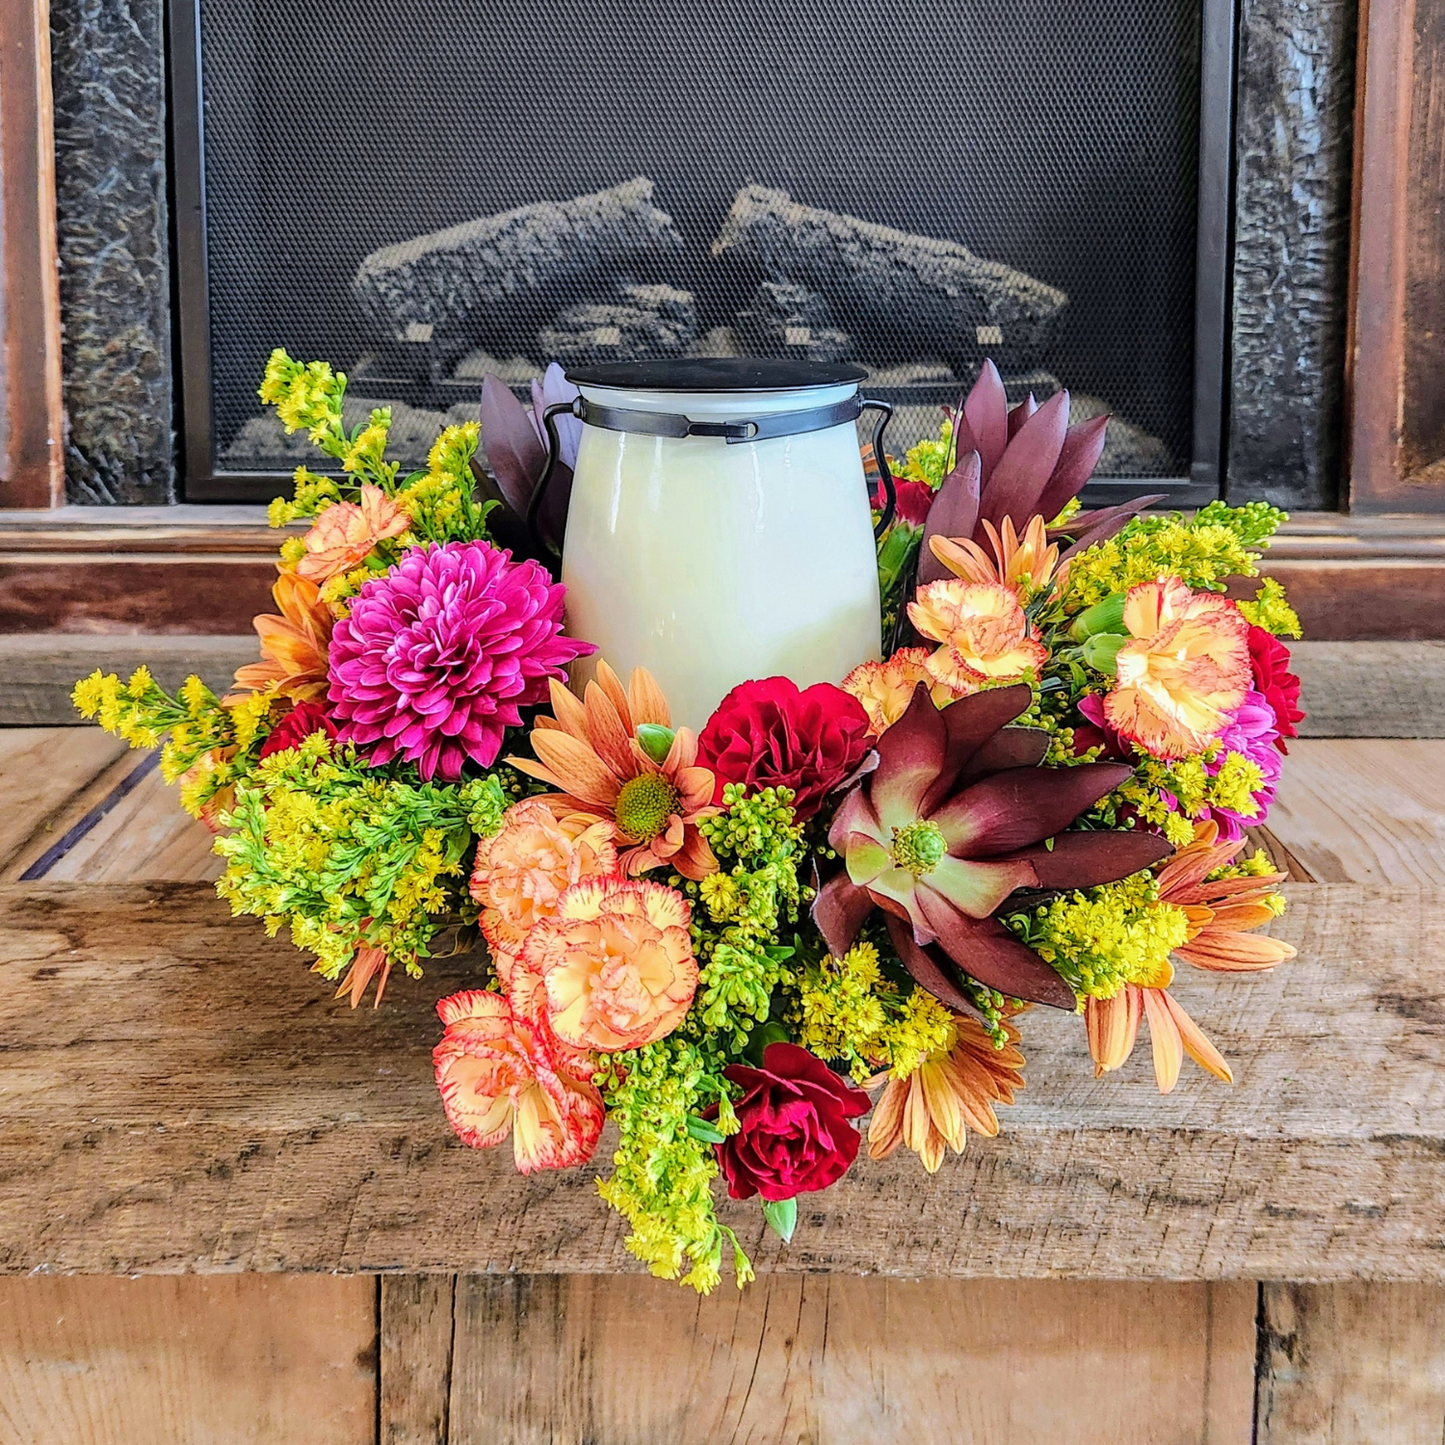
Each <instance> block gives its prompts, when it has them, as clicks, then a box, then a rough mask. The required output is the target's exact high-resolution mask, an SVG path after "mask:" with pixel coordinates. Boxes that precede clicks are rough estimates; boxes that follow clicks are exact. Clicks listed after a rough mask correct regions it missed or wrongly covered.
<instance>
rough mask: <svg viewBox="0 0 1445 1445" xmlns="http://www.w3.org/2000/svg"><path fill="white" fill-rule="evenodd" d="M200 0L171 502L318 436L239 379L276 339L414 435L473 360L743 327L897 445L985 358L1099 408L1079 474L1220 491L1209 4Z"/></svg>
mask: <svg viewBox="0 0 1445 1445" xmlns="http://www.w3.org/2000/svg"><path fill="white" fill-rule="evenodd" d="M192 3H194V5H195V9H194V13H192V11H191V8H190V5H188V4H185V3H181V4H178V5H175V6H173V7H172V25H173V27H174V28H175V34H174V35H173V41H174V46H173V51H174V55H175V57H176V59H175V64H176V71H175V76H174V80H175V85H174V94H175V98H176V108H177V121H176V160H177V200H178V215H179V217H180V223H179V228H178V246H177V252H178V264H179V293H180V309H181V318H182V319H181V328H182V330H181V351H182V366H183V372H184V375H183V382H184V403H185V412H184V417H185V422H184V427H185V438H184V441H185V446H184V451H185V462H186V474H187V495H188V496H189V497H190V498H192V499H195V500H208V499H214V500H239V499H245V498H252V497H263V496H270V495H273V494H274V493H275V492H276V491H277V489H278V480H277V478H278V477H281V476H284V475H285V474H287V473H289V472H290V470H291V469H292V468H293V467H294V466H295V465H296V462H297V461H298V460H299V459H301V458H303V457H306V456H307V455H308V449H307V447H306V446H305V443H304V438H303V437H300V436H297V437H292V438H287V437H285V436H284V435H283V433H282V432H281V430H280V428H279V426H278V425H277V424H276V423H275V421H274V420H273V419H272V418H270V417H269V416H266V415H263V414H262V410H261V407H260V405H259V403H258V401H257V399H256V387H257V384H258V382H259V378H260V373H261V369H262V366H263V364H264V362H265V358H266V356H267V354H268V352H269V351H270V349H271V347H272V346H274V345H283V346H285V347H286V348H287V349H288V350H289V351H290V352H291V353H292V355H293V356H300V357H304V358H314V357H324V358H326V359H329V360H331V361H332V362H334V363H335V364H336V365H337V366H339V367H341V368H343V369H345V370H346V371H347V373H348V374H349V376H350V378H351V388H350V397H349V400H350V404H351V405H353V406H354V407H355V409H356V412H357V416H358V418H359V417H360V416H361V415H364V413H365V411H366V409H367V408H369V407H371V406H375V405H381V404H387V403H389V404H390V405H391V406H392V408H393V415H394V424H393V433H392V435H393V455H395V456H398V457H400V458H403V459H405V460H407V461H413V460H419V459H420V458H422V457H423V456H424V455H425V450H426V447H427V445H428V443H429V441H430V440H431V438H432V437H433V436H434V435H435V433H436V430H437V429H438V428H439V427H440V426H441V425H443V424H444V422H445V421H446V420H448V419H450V420H457V419H464V418H469V417H474V416H475V415H476V410H477V401H478V396H479V392H480V385H481V378H482V376H483V375H484V374H485V373H487V372H494V373H497V374H499V375H500V376H502V377H503V378H504V379H505V380H507V381H508V382H509V383H511V384H512V385H514V386H516V387H518V388H524V387H525V386H526V383H527V381H528V379H529V378H530V377H531V376H532V375H533V374H534V373H536V372H537V371H539V370H540V369H541V368H542V367H543V366H544V365H545V364H546V363H547V362H548V361H551V360H557V361H561V362H562V363H563V364H564V365H565V364H567V363H569V362H572V363H580V362H583V361H587V362H595V361H601V360H614V359H616V360H624V359H635V358H643V357H662V358H666V357H673V356H726V355H735V354H739V353H749V354H763V355H775V356H790V357H807V358H816V359H823V360H844V359H846V360H851V361H857V362H860V363H861V364H863V365H865V366H866V367H867V368H868V369H869V372H870V380H869V382H868V384H867V387H866V390H867V391H868V392H869V393H870V394H873V395H881V396H883V397H885V398H886V399H889V400H891V401H893V402H894V403H895V405H896V406H897V407H898V408H899V414H898V420H897V422H896V423H895V426H896V432H895V434H893V435H892V436H891V438H890V445H891V448H892V449H894V450H897V449H899V448H901V447H902V446H903V445H906V444H907V443H908V442H909V441H910V440H912V439H916V438H917V437H919V436H921V435H923V434H924V433H925V432H931V431H933V430H934V429H935V428H936V426H937V423H938V420H939V406H940V404H942V403H943V402H945V401H951V400H953V399H954V398H955V397H956V396H957V394H958V393H959V391H960V389H961V388H963V387H964V386H966V385H967V384H969V383H970V382H971V381H972V379H973V377H974V376H975V375H976V374H977V370H978V367H979V365H980V364H981V362H982V360H983V358H984V357H986V356H991V357H993V358H994V360H995V361H996V362H997V364H998V366H999V368H1000V370H1001V371H1002V373H1003V375H1004V378H1005V381H1006V383H1007V385H1008V388H1009V391H1010V393H1011V395H1012V396H1013V397H1014V398H1015V399H1018V398H1021V397H1022V396H1023V394H1024V393H1025V392H1027V391H1030V390H1031V391H1033V392H1034V394H1035V395H1036V396H1037V397H1039V398H1042V397H1043V396H1044V395H1046V394H1049V393H1052V392H1053V391H1055V390H1057V389H1058V388H1060V387H1068V388H1069V390H1070V393H1071V396H1072V405H1073V410H1074V413H1075V419H1076V420H1077V419H1079V418H1080V417H1082V416H1087V415H1092V414H1096V413H1098V412H1100V411H1108V412H1110V413H1111V414H1112V415H1113V416H1114V418H1115V423H1114V425H1113V426H1112V427H1111V428H1110V438H1111V441H1110V445H1109V449H1108V451H1107V452H1106V453H1105V456H1104V459H1103V462H1102V465H1101V468H1100V474H1101V476H1106V477H1114V478H1139V477H1148V478H1162V479H1166V480H1172V481H1173V483H1174V488H1173V489H1174V491H1175V492H1176V494H1178V495H1179V497H1180V499H1181V500H1195V499H1197V497H1198V494H1200V493H1201V492H1203V491H1210V489H1212V488H1213V487H1215V486H1216V485H1217V478H1216V475H1215V469H1214V467H1213V462H1214V459H1215V457H1216V456H1217V448H1218V416H1219V389H1220V363H1221V359H1222V346H1223V334H1222V333H1223V328H1222V318H1223V298H1224V279H1223V278H1224V270H1223V264H1222V259H1221V257H1222V248H1221V247H1219V246H1218V245H1216V244H1214V242H1213V240H1211V236H1212V235H1213V233H1215V232H1217V231H1219V230H1221V228H1222V227H1223V226H1224V225H1225V221H1224V208H1223V207H1222V205H1221V204H1220V198H1219V197H1218V196H1217V195H1215V194H1214V193H1213V192H1212V191H1211V189H1210V186H1211V179H1210V178H1211V176H1212V175H1213V174H1214V171H1215V170H1217V169H1218V167H1214V168H1213V169H1212V168H1211V162H1210V159H1209V158H1210V156H1211V154H1213V155H1215V156H1220V155H1223V154H1225V153H1226V152H1227V145H1228V124H1229V122H1228V111H1229V107H1228V104H1227V103H1225V104H1223V105H1222V106H1221V105H1217V104H1211V101H1210V94H1211V87H1214V89H1215V90H1218V83H1217V78H1216V79H1215V80H1211V78H1210V65H1211V61H1210V49H1211V40H1210V36H1211V24H1214V27H1215V31H1216V32H1218V28H1219V27H1218V23H1217V22H1211V19H1210V16H1209V15H1208V14H1206V11H1208V10H1210V9H1211V8H1212V7H1214V6H1215V0H1207V3H1206V0H1087V3H1085V4H1081V5H1070V6H1064V5H1059V4H1058V3H1057V0H1010V3H1009V4H1008V5H1000V4H998V3H996V0H827V3H824V0H795V3H791V4H785V5H780V4H777V3H775V0H668V3H653V4H645V3H638V0H599V3H596V4H591V5H581V4H578V3H577V0H532V3H530V4H528V5H526V6H521V5H508V4H496V3H486V4H479V3H477V0H428V3H426V4H425V5H422V6H418V5H416V4H415V3H412V0H308V3H307V4H304V5H296V4H293V3H284V0H192ZM1219 8H1224V9H1226V10H1227V8H1228V7H1227V6H1226V5H1224V3H1223V0H1220V4H1219ZM1224 23H1225V32H1224V33H1225V34H1226V39H1227V31H1228V24H1229V21H1228V20H1226V21H1225V22H1224ZM1223 49H1224V52H1225V53H1227V50H1228V46H1227V44H1226V45H1225V46H1224V47H1223ZM1221 93H1222V94H1223V95H1224V96H1225V97H1226V98H1227V94H1228V90H1227V84H1226V86H1225V87H1224V89H1223V91H1222V92H1221ZM1215 112H1218V114H1216V113H1215ZM1201 116H1203V123H1204V126H1205V127H1209V128H1211V133H1210V134H1208V135H1206V134H1202V131H1201ZM1220 173H1221V174H1222V172H1220ZM1201 175H1203V176H1204V182H1203V184H1202V183H1201ZM1191 481H1192V485H1186V484H1188V483H1191ZM1134 489H1135V490H1137V484H1136V485H1135V488H1134ZM1186 492H1188V493H1189V494H1190V495H1189V496H1188V497H1186V496H1185V493H1186ZM1211 494H1212V492H1211Z"/></svg>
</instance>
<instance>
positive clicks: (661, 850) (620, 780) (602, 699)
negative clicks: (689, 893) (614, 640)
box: [507, 662, 719, 878]
mask: <svg viewBox="0 0 1445 1445" xmlns="http://www.w3.org/2000/svg"><path fill="white" fill-rule="evenodd" d="M551 687H552V711H553V713H554V714H555V716H554V717H539V718H538V719H537V725H536V727H535V728H533V729H532V734H531V743H532V751H533V752H534V753H535V754H536V755H537V761H536V762H533V761H532V760H531V759H530V758H508V759H507V761H508V762H509V763H511V764H512V766H513V767H515V768H517V769H519V770H520V771H521V772H524V773H528V774H530V775H531V776H532V777H534V778H540V779H541V780H542V781H543V782H544V783H550V784H551V785H552V786H553V787H554V788H561V789H562V795H561V796H557V795H555V794H554V795H549V796H548V798H547V802H548V803H549V805H550V806H551V807H552V809H553V811H554V812H557V813H559V814H565V813H586V814H588V815H589V816H591V817H593V818H606V819H608V820H609V821H611V822H613V823H615V824H616V827H617V834H616V837H617V842H618V844H619V847H620V849H621V852H620V856H619V858H618V863H619V866H620V867H621V868H622V870H623V871H624V872H626V873H628V874H631V875H633V876H636V875H637V874H639V873H646V872H647V870H648V869H649V868H657V867H659V866H662V865H666V866H667V867H668V868H670V869H675V870H676V871H677V872H678V873H681V874H682V876H683V877H684V878H706V877H707V875H708V874H709V873H716V872H717V859H716V858H715V857H713V852H712V848H711V847H710V846H709V845H708V841H707V839H706V838H704V837H703V835H702V833H701V831H700V830H699V829H698V826H697V825H698V823H699V822H700V821H701V820H702V819H703V818H710V817H712V816H713V814H715V813H717V812H718V811H719V810H718V809H717V808H715V807H714V806H713V802H712V798H713V790H714V787H715V783H716V780H715V778H714V776H713V773H712V770H711V769H710V768H703V767H699V766H697V737H696V735H695V734H694V733H693V732H692V730H691V729H690V728H678V729H677V730H676V731H674V730H673V729H672V727H671V718H670V714H669V712H668V707H667V699H666V698H665V697H664V696H663V695H662V690H661V688H659V687H658V685H657V683H656V681H655V680H654V679H653V676H652V674H651V673H650V672H648V671H647V669H646V668H642V667H639V668H637V669H635V670H634V671H633V674H632V678H631V681H630V682H629V683H628V686H627V690H626V691H625V692H624V691H623V689H622V683H621V682H620V681H619V680H618V677H617V674H616V673H615V672H613V671H612V669H611V668H610V667H608V665H607V664H606V663H605V662H599V663H598V664H597V681H596V682H589V683H588V684H587V691H586V695H585V698H584V700H583V701H581V702H579V701H578V700H577V699H576V698H575V697H574V696H573V695H572V694H571V693H570V692H568V691H567V689H566V688H565V687H563V686H562V684H561V683H560V682H556V681H553V683H552V685H551ZM643 727H646V728H648V729H649V730H650V731H649V733H648V734H647V736H649V737H650V738H651V739H653V740H654V741H659V740H660V742H661V743H662V745H663V746H665V747H666V752H665V753H662V755H661V760H660V761H659V760H658V759H657V758H655V757H654V756H652V755H651V754H650V753H649V752H648V751H647V749H646V748H644V747H643V746H642V743H641V742H640V741H639V739H638V729H639V728H643Z"/></svg>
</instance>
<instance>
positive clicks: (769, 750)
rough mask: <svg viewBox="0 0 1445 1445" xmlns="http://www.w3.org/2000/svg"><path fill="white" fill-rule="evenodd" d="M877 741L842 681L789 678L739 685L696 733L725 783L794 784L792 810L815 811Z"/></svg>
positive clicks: (700, 749) (702, 756)
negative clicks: (802, 683)
mask: <svg viewBox="0 0 1445 1445" xmlns="http://www.w3.org/2000/svg"><path fill="white" fill-rule="evenodd" d="M872 746H873V739H872V737H871V736H870V735H869V731H868V714H867V712H865V711H864V708H863V704H862V703H860V702H859V701H858V699H857V698H855V697H853V696H852V695H851V694H849V693H846V692H844V691H843V689H842V688H841V687H834V686H833V684H832V683H829V682H819V683H814V685H813V686H812V687H809V688H804V689H803V690H802V691H801V692H800V691H799V690H798V685H797V684H796V683H795V682H790V681H789V680H788V679H787V678H786V677H767V678H763V679H761V680H760V681H755V682H745V683H742V684H740V685H739V686H738V687H735V688H734V689H733V690H732V691H731V692H730V693H728V695H727V696H726V697H725V698H723V700H722V702H720V703H719V704H718V707H717V711H716V712H714V713H713V715H712V716H711V717H710V718H709V719H708V721H707V726H706V727H704V728H703V730H702V732H701V734H700V735H699V737H698V740H697V760H698V762H699V764H701V765H702V766H703V767H705V768H711V769H712V770H713V772H714V773H715V774H716V776H717V791H716V793H715V794H714V796H713V802H714V803H721V802H722V790H723V784H724V783H742V784H744V785H746V786H747V787H748V788H750V789H756V788H791V789H792V790H793V792H794V793H795V794H796V796H795V798H794V800H793V812H794V814H795V815H796V816H797V817H798V818H800V819H801V818H811V817H812V816H813V814H814V813H816V812H817V811H818V809H819V807H820V806H821V805H822V802H823V799H824V798H825V797H826V796H827V795H828V794H829V793H831V792H832V791H833V789H834V788H837V787H840V786H841V785H842V784H843V783H846V782H847V781H848V779H849V778H851V777H852V776H853V774H854V773H856V772H857V771H858V768H859V766H860V765H861V764H862V762H863V760H864V759H865V758H866V757H867V756H868V753H869V751H870V750H871V748H872Z"/></svg>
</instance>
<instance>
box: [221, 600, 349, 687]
mask: <svg viewBox="0 0 1445 1445" xmlns="http://www.w3.org/2000/svg"><path fill="white" fill-rule="evenodd" d="M271 595H272V596H273V597H274V598H275V599H276V605H277V606H278V607H279V608H280V609H281V615H280V616H279V617H277V616H275V615H274V614H272V613H269V612H265V613H262V614H261V616H259V617H256V618H254V619H252V624H251V625H252V626H253V627H255V629H256V633H257V636H259V637H260V639H261V656H262V658H263V659H264V660H263V661H261V662H248V663H247V664H246V666H245V667H241V668H238V669H237V670H236V686H237V687H238V688H240V689H242V690H243V691H242V692H240V693H231V694H229V695H228V696H227V697H226V698H225V699H224V701H226V702H234V701H237V700H238V699H239V698H240V697H241V696H243V695H244V692H246V691H250V692H264V691H265V690H266V689H267V688H268V687H270V686H271V684H272V683H275V684H276V685H277V690H278V691H280V692H283V693H287V694H289V695H290V696H291V697H292V698H294V699H295V700H296V701H297V702H305V701H306V700H307V699H308V698H319V697H321V696H322V695H323V694H324V693H325V692H326V684H327V678H326V660H327V649H328V648H329V647H330V645H331V629H332V627H333V626H334V625H335V620H336V619H335V618H334V617H332V615H331V611H330V609H329V608H328V607H327V606H326V604H325V603H324V602H322V600H321V589H320V588H319V587H317V585H316V584H315V583H314V582H310V581H308V580H307V579H306V578H305V577H298V576H297V575H296V574H295V573H294V572H283V573H282V574H281V575H280V576H279V577H278V578H277V579H276V585H275V586H274V587H273V588H272V589H271Z"/></svg>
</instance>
